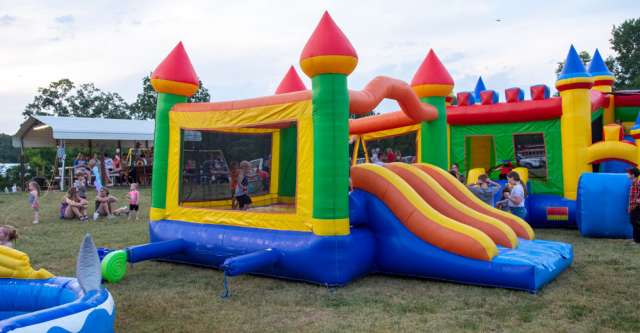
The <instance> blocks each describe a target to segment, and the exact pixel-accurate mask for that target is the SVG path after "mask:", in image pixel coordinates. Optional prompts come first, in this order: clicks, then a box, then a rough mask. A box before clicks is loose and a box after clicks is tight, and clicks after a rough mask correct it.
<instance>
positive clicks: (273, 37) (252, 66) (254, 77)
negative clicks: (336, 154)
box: [0, 0, 640, 134]
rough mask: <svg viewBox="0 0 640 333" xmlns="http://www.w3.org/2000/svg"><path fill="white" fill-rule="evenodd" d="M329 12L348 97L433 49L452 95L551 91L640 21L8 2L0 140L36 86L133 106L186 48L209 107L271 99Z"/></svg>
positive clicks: (637, 5)
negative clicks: (70, 85) (164, 64)
mask: <svg viewBox="0 0 640 333" xmlns="http://www.w3.org/2000/svg"><path fill="white" fill-rule="evenodd" d="M325 10H328V11H329V13H330V14H331V16H332V17H333V19H334V20H335V21H336V23H337V24H338V25H339V26H340V27H341V29H342V31H343V32H344V33H345V34H346V36H347V37H348V38H349V40H350V41H351V43H352V45H353V46H354V48H355V49H356V51H357V53H358V57H359V63H358V67H357V68H356V70H355V71H354V73H353V74H351V76H350V77H349V87H350V89H362V88H363V87H364V86H365V85H366V83H367V82H368V81H370V80H371V79H373V78H374V77H376V76H378V75H385V76H391V77H394V78H397V79H401V80H405V81H407V82H410V81H411V78H412V77H413V74H414V73H415V71H416V69H417V68H418V66H419V65H420V63H421V62H422V60H423V59H424V57H425V56H426V54H427V52H428V51H429V49H430V48H433V49H434V51H435V52H436V54H437V55H438V56H439V57H440V59H441V61H442V62H443V64H444V65H445V67H446V68H447V69H448V70H449V72H450V73H451V75H452V77H453V79H454V81H455V88H454V90H455V91H456V92H459V91H468V90H473V88H474V86H475V83H476V81H477V79H478V76H482V78H483V80H484V82H485V83H486V85H487V88H488V89H494V90H496V91H498V92H499V93H500V95H501V98H504V96H503V92H504V89H506V88H510V87H521V88H523V89H524V90H525V92H527V96H528V87H529V86H531V85H534V84H540V83H544V84H547V85H549V86H550V87H553V84H554V81H555V74H554V70H555V68H556V63H557V62H558V61H562V60H563V59H564V58H565V57H566V54H567V51H568V49H569V46H570V45H571V44H574V45H575V47H576V48H577V49H578V50H579V51H581V50H586V51H589V52H590V53H593V51H594V50H595V49H596V48H599V49H600V52H601V53H602V54H603V56H604V57H607V56H608V55H612V54H613V51H612V50H611V48H610V43H609V39H610V37H611V29H612V27H613V26H614V25H618V24H620V23H621V22H623V21H624V20H625V19H629V18H633V17H634V15H635V17H638V16H640V2H639V1H637V0H630V1H602V0H600V1H590V0H580V1H573V0H571V1H545V0H541V1H526V2H525V1H457V0H446V1H430V0H407V1H403V0H396V1H384V0H383V1H377V0H367V1H244V0H236V1H228V0H227V1H212V0H209V1H189V0H182V1H166V0H154V1H146V0H138V1H98V0H96V1H73V0H65V1H54V0H51V1H44V0H43V1H30V0H21V1H12V0H0V40H1V41H2V43H0V133H9V134H14V133H15V132H16V131H17V129H18V126H19V124H20V123H21V122H22V121H23V120H24V117H23V116H22V111H23V110H24V107H25V106H26V105H27V104H28V103H29V102H31V101H32V99H33V97H34V96H35V95H36V94H37V89H38V87H44V86H47V85H48V84H49V83H50V82H52V81H55V80H58V79H61V78H68V79H70V80H72V81H73V82H75V83H77V84H80V83H89V82H93V83H94V84H95V85H96V86H97V87H98V88H100V89H102V90H106V91H113V92H117V93H119V94H120V95H121V96H122V97H124V98H125V100H127V101H128V102H132V101H134V100H135V97H136V95H137V94H138V92H139V91H141V89H142V84H141V80H142V78H143V77H144V76H145V75H147V74H148V73H150V72H152V71H153V70H154V68H155V67H156V66H157V65H158V64H159V63H160V62H161V61H162V59H164V57H165V56H166V55H167V54H168V53H169V51H170V50H171V49H172V48H173V47H174V46H175V45H176V44H177V43H178V42H179V41H183V43H184V45H185V47H186V49H187V52H188V54H189V56H190V58H191V62H192V63H193V66H194V68H195V70H196V73H198V76H199V77H200V79H201V80H202V81H203V82H204V85H205V86H206V87H207V88H208V89H209V92H210V93H211V96H212V100H213V101H225V100H234V99H243V98H251V97H257V96H265V95H270V94H272V93H273V92H274V90H275V88H276V87H277V85H278V83H279V82H280V80H281V79H282V77H283V75H284V74H285V72H286V71H287V69H288V68H289V66H290V65H294V66H295V67H296V69H298V70H299V65H298V60H299V56H300V52H301V51H302V48H303V47H304V45H305V43H306V41H307V39H308V38H309V36H310V35H311V33H312V32H313V29H314V28H315V26H316V24H317V22H318V21H319V19H320V17H321V16H322V13H323V12H324V11H325ZM299 73H300V75H301V76H302V77H303V80H304V81H305V84H306V85H307V86H308V87H310V81H309V79H308V78H306V77H305V76H304V74H303V73H302V72H301V71H300V70H299ZM395 109H397V106H396V105H395V103H394V102H391V101H385V102H383V104H382V105H380V106H379V108H378V110H379V111H381V112H385V111H391V110H395Z"/></svg>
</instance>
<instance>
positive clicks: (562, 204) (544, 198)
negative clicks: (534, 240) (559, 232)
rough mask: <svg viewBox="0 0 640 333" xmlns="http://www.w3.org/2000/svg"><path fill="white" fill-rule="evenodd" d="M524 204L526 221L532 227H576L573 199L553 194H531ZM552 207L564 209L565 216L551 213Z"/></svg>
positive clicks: (574, 202)
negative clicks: (525, 206)
mask: <svg viewBox="0 0 640 333" xmlns="http://www.w3.org/2000/svg"><path fill="white" fill-rule="evenodd" d="M526 205H527V213H528V216H527V222H528V223H529V225H531V226H532V227H534V228H567V229H576V228H577V224H576V220H577V219H576V201H575V200H569V199H565V198H564V197H562V196H559V195H554V194H531V195H529V196H528V197H527V200H526ZM554 209H555V210H558V209H559V210H566V212H567V215H566V218H565V217H563V216H558V215H553V214H551V213H552V210H554ZM554 216H555V217H554Z"/></svg>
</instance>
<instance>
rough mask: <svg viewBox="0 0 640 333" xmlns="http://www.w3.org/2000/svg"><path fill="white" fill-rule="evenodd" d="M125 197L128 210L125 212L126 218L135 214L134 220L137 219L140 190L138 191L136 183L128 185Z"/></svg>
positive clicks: (128, 218)
mask: <svg viewBox="0 0 640 333" xmlns="http://www.w3.org/2000/svg"><path fill="white" fill-rule="evenodd" d="M127 199H129V212H128V214H127V220H130V219H131V215H135V219H136V221H137V220H138V209H140V206H139V205H138V203H139V199H140V192H138V184H137V183H131V186H130V187H129V193H127Z"/></svg>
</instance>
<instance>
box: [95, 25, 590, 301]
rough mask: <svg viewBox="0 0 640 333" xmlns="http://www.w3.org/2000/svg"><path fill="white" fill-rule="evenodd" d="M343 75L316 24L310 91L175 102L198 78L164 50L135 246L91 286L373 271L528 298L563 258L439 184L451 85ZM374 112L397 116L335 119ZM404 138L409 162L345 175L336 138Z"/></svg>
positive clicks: (430, 65)
mask: <svg viewBox="0 0 640 333" xmlns="http://www.w3.org/2000/svg"><path fill="white" fill-rule="evenodd" d="M357 63H358V57H357V55H356V51H355V50H354V48H353V47H352V45H351V43H350V42H349V40H348V39H347V37H346V36H345V35H344V34H343V32H342V31H341V30H340V29H339V28H338V26H337V25H336V24H335V23H334V21H333V20H332V19H331V17H330V16H329V14H328V13H325V14H324V16H323V17H322V19H321V20H320V23H319V24H318V26H317V27H316V29H315V31H314V32H313V34H312V36H311V38H310V39H309V41H308V42H307V44H306V46H305V47H304V49H303V51H302V54H301V56H300V66H301V68H302V70H303V71H304V73H305V74H306V75H307V76H309V77H310V78H311V81H312V88H311V90H307V89H306V88H305V86H304V84H303V83H302V82H301V80H300V78H299V77H298V76H297V74H296V73H295V70H293V69H290V70H289V72H288V73H287V76H286V77H285V79H284V80H283V81H282V83H281V84H280V86H279V87H278V89H277V93H276V94H275V95H273V96H267V97H260V98H254V99H247V100H240V101H230V102H217V103H195V104H189V103H186V100H187V97H188V96H190V95H192V94H193V93H194V92H196V90H197V89H198V78H197V76H196V73H195V71H194V70H193V68H192V65H191V62H190V60H189V58H188V56H187V54H186V52H185V50H184V48H183V46H182V44H178V46H176V47H175V48H174V49H173V51H172V52H171V53H170V54H169V56H168V57H167V58H166V59H165V60H164V61H163V62H162V63H161V64H160V65H159V66H158V67H157V69H156V70H155V72H154V73H153V75H152V84H153V87H154V88H155V89H156V91H157V92H158V105H157V113H156V131H155V145H154V147H155V154H154V164H153V168H154V169H153V189H152V202H151V212H150V217H151V221H150V223H149V233H150V243H148V244H143V245H138V246H131V247H128V248H126V249H123V250H116V251H113V252H110V253H109V254H108V255H107V256H105V258H104V259H103V261H102V271H103V277H104V278H105V279H107V280H108V281H111V282H116V281H118V280H120V279H122V278H123V277H124V275H125V274H126V265H127V262H129V263H136V262H140V261H144V260H149V259H158V260H164V261H172V262H179V263H188V264H194V265H199V266H208V267H215V268H220V269H222V270H224V272H225V274H226V275H228V276H234V275H238V274H243V273H251V274H258V275H266V276H272V277H278V278H285V279H291V280H299V281H307V282H311V283H317V284H321V285H327V286H340V285H345V284H347V283H349V282H350V281H352V280H354V279H356V278H359V277H362V276H364V275H366V274H369V273H382V274H390V275H405V276H413V277H423V278H429V279H438V280H445V281H452V282H458V283H466V284H474V285H482V286H494V287H503V288H512V289H520V290H526V291H530V292H536V291H538V290H539V289H540V288H541V287H543V286H544V285H545V284H547V283H549V282H550V281H551V280H553V279H554V278H555V277H556V276H558V275H559V274H560V273H561V272H562V271H564V270H565V269H566V268H567V267H568V266H569V265H570V264H571V262H572V260H573V250H572V247H571V246H570V245H568V244H564V243H559V242H550V241H542V240H535V239H534V238H535V237H534V232H533V230H532V229H531V227H530V226H529V225H528V224H527V223H526V222H525V221H523V220H521V219H519V218H517V217H515V216H513V215H510V214H507V213H505V212H502V211H500V210H496V209H494V208H493V207H490V206H488V205H485V204H484V203H483V202H481V201H479V200H478V199H476V198H475V197H474V196H473V195H472V194H471V193H470V192H469V190H468V189H467V188H466V187H465V186H464V185H463V184H461V183H459V182H458V181H457V180H456V179H455V178H453V177H452V176H450V175H449V173H448V172H447V171H445V170H443V168H444V169H446V168H447V167H448V148H447V137H448V136H447V133H448V132H447V131H448V127H447V114H446V112H447V111H446V97H447V96H448V95H449V94H450V93H451V91H452V89H453V85H454V83H453V80H452V78H451V76H450V75H449V73H448V72H447V70H446V69H445V67H444V66H443V65H442V63H441V62H440V61H439V60H438V58H437V56H436V55H435V53H434V52H433V51H430V52H429V54H428V55H427V57H426V58H425V60H424V62H423V64H422V65H421V66H420V68H419V69H418V72H417V73H416V75H415V77H414V79H413V81H412V83H411V85H409V84H407V83H405V82H403V81H400V80H396V79H392V78H388V77H377V78H375V79H373V80H372V81H371V82H370V83H369V84H368V85H367V86H366V87H365V88H364V89H363V90H361V91H354V90H349V89H348V87H347V77H348V76H349V74H350V73H351V72H352V71H353V70H354V69H355V67H356V65H357ZM585 94H586V95H588V92H585ZM385 98H388V99H392V100H395V101H397V103H398V104H399V106H400V109H401V110H400V111H398V112H391V113H386V114H383V115H377V116H372V117H364V118H359V119H353V120H350V118H351V115H365V114H368V113H370V112H371V111H372V110H373V109H374V108H375V107H376V106H377V105H378V103H380V102H381V101H382V100H383V99H385ZM458 112H459V113H460V111H458ZM407 129H412V130H419V132H418V137H419V139H418V140H417V142H418V145H419V151H418V153H419V154H418V159H417V160H416V161H415V162H416V163H413V164H408V163H388V164H386V165H384V166H380V165H375V164H372V163H363V164H357V165H354V166H351V167H350V163H349V142H350V133H351V134H352V135H365V134H366V133H374V134H372V135H377V134H375V133H379V132H381V131H388V132H386V133H399V132H401V131H404V130H407ZM454 133H455V130H454ZM453 138H457V137H456V136H454V137H453ZM351 141H352V142H353V140H351ZM355 146H356V147H357V145H355ZM238 174H242V175H243V177H238ZM244 176H246V177H244ZM236 179H237V180H238V182H239V184H235V180H236ZM245 179H246V182H245ZM350 181H351V186H352V187H353V191H351V192H350ZM237 188H242V189H244V190H245V191H247V192H248V193H249V195H250V197H251V201H252V204H251V205H250V206H244V205H245V204H246V203H247V202H246V200H240V198H239V197H237V198H235V199H234V197H233V191H234V190H235V189H237ZM243 193H244V192H243ZM238 204H239V205H240V206H239V208H240V209H238V207H237V205H238ZM243 206H244V207H243Z"/></svg>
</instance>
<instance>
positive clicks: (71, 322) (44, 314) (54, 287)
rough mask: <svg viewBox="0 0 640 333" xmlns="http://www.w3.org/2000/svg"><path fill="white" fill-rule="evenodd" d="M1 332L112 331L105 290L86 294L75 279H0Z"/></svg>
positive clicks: (112, 311)
mask: <svg viewBox="0 0 640 333" xmlns="http://www.w3.org/2000/svg"><path fill="white" fill-rule="evenodd" d="M0 295H1V296H0V332H1V333H5V332H12V333H13V332H15V333H19V332H52V333H53V332H56V333H57V332H87V333H88V332H98V333H101V332H113V323H114V319H115V306H114V302H113V298H112V297H111V294H110V293H109V291H107V290H106V289H99V290H91V291H88V292H85V291H84V290H83V289H82V288H81V287H80V284H79V283H78V280H77V279H75V278H67V277H55V278H51V279H46V280H28V279H0Z"/></svg>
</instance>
